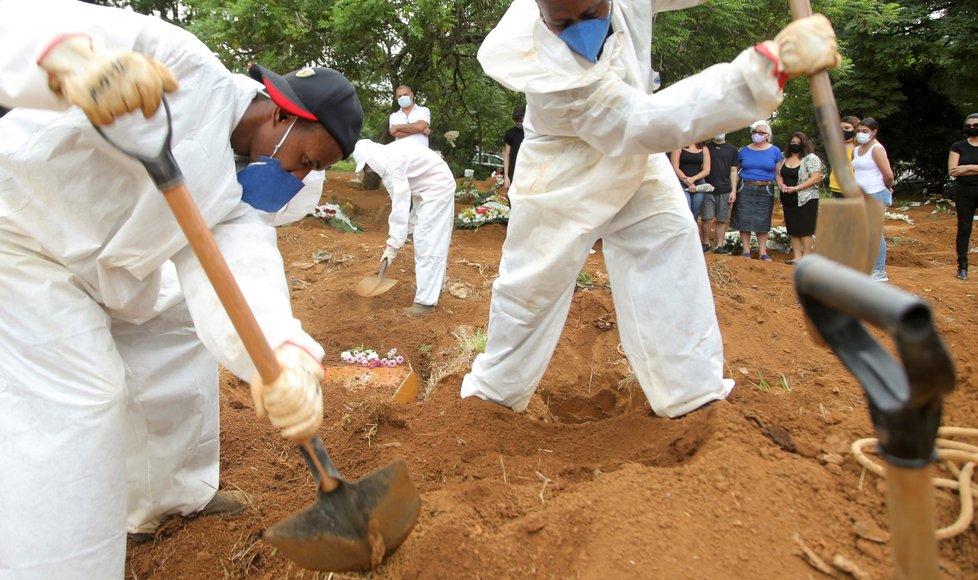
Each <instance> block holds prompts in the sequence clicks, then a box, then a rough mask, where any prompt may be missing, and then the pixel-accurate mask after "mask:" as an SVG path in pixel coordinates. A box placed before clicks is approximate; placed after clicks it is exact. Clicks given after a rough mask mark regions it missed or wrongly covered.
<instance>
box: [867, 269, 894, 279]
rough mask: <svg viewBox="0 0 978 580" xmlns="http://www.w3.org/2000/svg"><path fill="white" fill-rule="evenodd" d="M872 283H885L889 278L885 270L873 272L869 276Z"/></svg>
mask: <svg viewBox="0 0 978 580" xmlns="http://www.w3.org/2000/svg"><path fill="white" fill-rule="evenodd" d="M871 277H872V279H873V282H887V281H889V280H890V277H889V276H887V275H886V270H873V273H872V274H871Z"/></svg>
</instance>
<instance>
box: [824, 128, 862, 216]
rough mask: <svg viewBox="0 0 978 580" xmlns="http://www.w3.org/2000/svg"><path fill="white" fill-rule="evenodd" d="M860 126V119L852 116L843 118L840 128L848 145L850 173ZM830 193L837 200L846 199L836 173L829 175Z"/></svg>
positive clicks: (847, 157) (847, 155)
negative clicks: (857, 128)
mask: <svg viewBox="0 0 978 580" xmlns="http://www.w3.org/2000/svg"><path fill="white" fill-rule="evenodd" d="M858 125H859V117H854V116H852V115H847V116H845V117H842V123H841V124H840V126H841V127H842V138H843V139H844V140H845V143H846V159H848V160H849V171H852V150H853V149H855V148H856V127H857V126H858ZM829 191H831V192H832V197H834V198H836V199H842V198H843V197H845V196H844V195H843V194H842V186H841V185H839V180H838V178H837V177H836V174H835V171H833V172H832V173H830V174H829Z"/></svg>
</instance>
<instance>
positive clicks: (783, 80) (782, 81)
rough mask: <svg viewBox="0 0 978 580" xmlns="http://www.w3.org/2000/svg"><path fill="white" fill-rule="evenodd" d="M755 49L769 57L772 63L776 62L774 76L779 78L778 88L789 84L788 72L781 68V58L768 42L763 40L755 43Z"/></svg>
mask: <svg viewBox="0 0 978 580" xmlns="http://www.w3.org/2000/svg"><path fill="white" fill-rule="evenodd" d="M754 50H756V51H757V52H759V53H761V54H762V55H764V56H765V57H767V58H768V59H769V60H770V61H771V62H772V63H774V76H775V77H776V78H777V79H778V88H779V89H783V88H784V86H785V85H786V84H788V73H786V72H784V71H783V70H781V59H779V58H778V57H777V56H776V55H775V54H774V52H773V51H772V50H771V49H770V48H769V47H768V45H767V44H765V43H763V42H758V43H757V44H755V45H754Z"/></svg>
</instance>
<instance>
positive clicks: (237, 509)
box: [128, 489, 254, 544]
mask: <svg viewBox="0 0 978 580" xmlns="http://www.w3.org/2000/svg"><path fill="white" fill-rule="evenodd" d="M252 503H254V502H253V501H252V499H251V496H249V495H248V494H247V493H245V492H243V491H241V490H240V489H232V490H229V491H218V492H217V493H215V494H214V497H212V498H211V501H209V502H207V505H205V506H204V507H203V509H201V510H200V511H199V512H197V513H196V514H193V515H196V516H235V515H238V514H240V513H241V512H243V511H244V510H245V508H246V507H248V506H250V505H251V504H252ZM170 517H171V516H170V515H166V516H161V517H159V518H156V519H153V520H150V521H148V522H146V523H145V524H143V525H142V526H141V527H140V528H139V529H138V530H137V531H135V532H130V533H129V534H128V536H129V539H130V540H132V541H133V542H135V543H137V544H145V543H146V542H152V541H153V540H155V539H156V531H157V530H158V529H159V527H160V525H162V524H163V522H164V521H165V520H167V519H169V518H170Z"/></svg>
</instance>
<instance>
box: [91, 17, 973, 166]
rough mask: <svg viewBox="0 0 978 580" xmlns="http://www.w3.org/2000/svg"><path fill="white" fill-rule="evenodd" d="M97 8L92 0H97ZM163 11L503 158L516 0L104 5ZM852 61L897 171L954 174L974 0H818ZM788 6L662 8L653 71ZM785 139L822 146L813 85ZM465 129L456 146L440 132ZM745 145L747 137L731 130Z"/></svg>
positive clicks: (788, 103) (709, 53)
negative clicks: (495, 43)
mask: <svg viewBox="0 0 978 580" xmlns="http://www.w3.org/2000/svg"><path fill="white" fill-rule="evenodd" d="M95 1H97V0H95ZM97 3H101V4H114V5H121V6H127V7H130V8H132V9H133V10H136V11H139V12H143V13H148V14H155V15H157V16H160V17H161V18H164V19H166V20H169V21H171V22H173V23H175V24H178V25H180V26H183V27H185V28H187V29H189V30H190V31H191V32H193V33H194V34H196V35H197V36H198V37H199V38H200V39H201V40H202V41H204V42H205V43H206V44H207V45H208V46H210V47H211V49H212V50H214V52H215V53H216V54H217V55H218V56H219V57H220V58H221V60H222V61H223V62H224V63H225V64H226V65H227V66H228V68H230V69H231V70H235V71H239V72H240V71H243V70H244V68H245V66H246V65H247V63H250V62H255V63H260V64H262V65H264V66H267V67H269V68H272V69H273V70H277V71H281V72H287V71H289V70H293V69H297V68H300V67H303V66H308V65H319V66H330V67H333V68H336V69H338V70H340V71H342V72H343V73H344V74H346V75H347V76H348V77H349V78H350V80H351V81H352V82H353V83H354V85H356V86H357V89H358V92H359V94H360V99H361V101H362V103H363V105H364V109H365V111H366V113H367V118H366V121H365V126H364V136H366V137H370V138H374V139H379V138H381V137H382V136H383V135H384V133H385V131H386V123H387V116H388V114H389V113H390V112H391V111H393V110H394V108H395V105H394V101H393V93H394V89H395V88H396V87H397V86H398V85H400V84H408V85H410V86H411V87H412V89H413V90H414V91H415V93H416V96H417V100H418V102H419V103H421V104H423V105H425V106H427V107H429V108H430V109H431V111H432V127H431V129H432V135H431V144H432V147H433V148H435V149H439V150H441V151H442V152H443V153H444V154H445V155H446V158H447V159H448V160H449V163H450V164H451V165H452V166H453V169H455V170H456V171H459V170H460V169H461V168H462V167H464V166H465V165H466V163H467V161H468V160H469V159H470V158H471V156H472V154H473V153H474V152H475V151H476V150H478V149H481V150H484V151H500V150H501V149H502V147H503V145H502V135H503V133H504V132H505V130H506V128H507V127H508V126H509V125H510V124H511V122H510V114H511V112H512V109H513V107H514V106H516V105H518V104H522V103H523V98H522V95H519V94H516V93H512V92H510V91H507V90H506V89H504V88H502V87H501V86H499V85H498V84H497V83H495V82H494V81H492V80H491V79H489V78H488V77H486V76H485V75H484V74H483V72H482V69H481V67H480V66H479V63H478V62H477V60H476V52H477V51H478V49H479V45H480V44H481V42H482V40H483V39H484V38H485V35H486V34H487V33H488V32H489V30H491V29H492V27H493V26H494V25H495V24H496V22H498V20H499V18H500V17H501V15H502V13H503V12H504V11H505V9H506V7H507V6H508V5H509V1H507V0H277V1H268V0H102V1H97ZM813 8H814V10H815V11H816V12H822V13H824V14H826V16H828V17H829V19H830V20H831V21H832V22H833V25H834V26H835V29H836V33H837V34H838V37H839V47H840V52H842V54H843V56H844V63H843V65H842V67H840V69H838V70H836V71H833V72H832V73H831V74H832V79H833V90H834V93H835V97H836V101H837V103H838V106H839V109H840V112H841V113H842V114H843V115H845V114H853V115H856V116H858V117H860V118H862V117H867V116H872V117H874V118H876V119H877V120H878V121H879V122H880V124H881V130H880V140H881V141H882V142H883V143H884V144H885V145H886V147H887V150H888V151H889V153H890V157H891V159H892V160H893V161H894V163H895V165H896V166H897V167H900V168H903V169H905V170H912V171H913V172H915V173H917V174H918V175H923V176H930V177H934V176H938V175H943V174H944V173H945V171H946V160H947V150H948V147H949V146H950V144H951V143H952V142H953V141H955V140H958V139H961V138H962V135H961V121H962V119H963V118H964V116H965V115H967V114H968V113H972V112H976V111H978V103H976V98H978V97H976V91H975V88H976V87H978V79H976V75H978V71H976V69H975V68H974V67H973V66H970V64H971V63H974V62H976V57H978V54H976V52H978V44H976V43H975V42H974V40H973V39H974V38H975V37H976V32H978V30H976V29H978V0H894V1H889V2H886V1H877V0H820V1H815V2H814V3H813ZM790 18H791V16H790V13H789V11H788V7H787V3H786V2H784V0H711V1H710V2H707V3H706V4H704V5H702V6H698V7H695V8H691V9H687V10H682V11H675V12H665V13H661V14H659V16H658V17H657V19H656V22H655V25H654V41H653V55H652V59H653V60H652V64H653V67H654V68H655V69H656V70H658V71H660V73H661V75H662V79H663V81H664V83H663V84H664V85H668V84H669V83H672V82H675V81H677V80H679V79H682V78H684V77H686V76H689V75H692V74H695V73H697V72H699V71H701V70H703V69H705V68H707V67H709V66H710V65H712V64H714V63H717V62H725V61H730V60H732V59H733V58H734V57H736V55H737V54H738V53H739V52H740V51H742V50H744V49H746V48H748V47H750V46H751V45H753V44H755V43H757V42H760V41H762V40H765V39H769V38H773V37H774V36H775V35H776V34H777V33H778V31H779V30H781V28H783V27H784V26H785V25H786V24H787V23H788V22H789V20H790ZM772 124H773V126H774V130H775V135H776V137H780V138H783V139H785V140H786V139H787V136H788V135H789V134H790V133H792V132H794V131H804V132H805V133H807V134H808V135H809V136H811V137H812V138H813V141H814V142H816V143H818V142H819V141H820V139H819V136H818V128H817V124H816V120H815V117H814V111H813V109H812V106H811V96H810V93H809V91H808V86H807V83H806V82H805V81H804V79H799V80H793V81H791V82H790V83H789V84H788V85H787V86H786V87H785V101H784V103H783V105H782V106H781V107H780V108H779V110H778V111H777V112H776V114H775V117H774V119H773V120H772ZM448 130H457V131H459V133H460V136H459V139H458V140H457V142H456V147H457V148H455V149H453V148H451V147H449V145H448V144H447V143H446V142H445V139H444V137H443V133H444V132H445V131H448ZM729 140H730V141H731V142H733V143H734V144H743V143H746V142H747V135H746V131H744V132H736V133H733V134H731V137H729Z"/></svg>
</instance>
